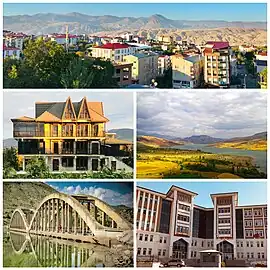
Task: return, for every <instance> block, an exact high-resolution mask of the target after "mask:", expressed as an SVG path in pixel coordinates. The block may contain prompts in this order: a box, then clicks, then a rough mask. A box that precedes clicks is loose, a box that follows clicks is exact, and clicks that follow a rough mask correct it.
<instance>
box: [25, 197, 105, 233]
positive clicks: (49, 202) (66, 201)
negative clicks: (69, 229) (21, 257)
mask: <svg viewBox="0 0 270 270" xmlns="http://www.w3.org/2000/svg"><path fill="white" fill-rule="evenodd" d="M59 208H60V209H61V217H60V215H59V214H60V213H59ZM69 210H73V212H74V214H75V215H76V218H77V217H79V218H80V219H82V222H84V223H85V224H84V225H83V227H84V226H85V225H86V226H87V227H88V228H89V229H90V230H91V232H92V233H93V234H95V232H96V231H97V230H102V229H104V227H103V226H102V225H101V224H99V223H98V222H97V221H96V220H95V218H93V217H91V216H90V215H89V212H88V211H87V209H86V208H85V207H84V206H82V205H81V204H80V203H79V202H78V201H77V200H76V199H74V198H73V197H71V196H68V195H66V194H63V193H53V194H50V195H48V196H46V197H45V198H44V199H43V200H42V201H41V202H40V204H39V205H38V207H37V209H36V211H35V213H34V216H33V218H32V220H31V222H30V226H29V231H31V230H40V228H42V229H43V230H44V227H45V230H47V229H48V230H49V231H50V230H51V223H52V226H54V227H55V226H58V227H57V228H59V226H60V229H61V230H62V232H63V229H64V226H68V225H69V224H68V223H69V222H70V215H69ZM46 211H47V212H46ZM55 214H56V215H57V220H54V216H55ZM65 214H66V215H67V216H64V215H65ZM51 216H52V220H51V218H50V217H51ZM59 219H61V223H60V222H59ZM54 222H57V223H59V224H54ZM42 223H43V224H42ZM34 225H35V227H34Z"/></svg>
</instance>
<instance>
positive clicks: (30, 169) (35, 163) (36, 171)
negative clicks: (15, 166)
mask: <svg viewBox="0 0 270 270" xmlns="http://www.w3.org/2000/svg"><path fill="white" fill-rule="evenodd" d="M25 171H26V172H27V178H35V179H37V178H42V179H45V178H50V172H49V167H48V166H47V165H46V163H45V160H44V158H39V157H34V158H31V159H30V160H29V161H28V163H27V165H26V168H25Z"/></svg>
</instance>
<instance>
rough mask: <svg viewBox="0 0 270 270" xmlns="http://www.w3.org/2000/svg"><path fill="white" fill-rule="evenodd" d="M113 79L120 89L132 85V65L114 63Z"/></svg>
mask: <svg viewBox="0 0 270 270" xmlns="http://www.w3.org/2000/svg"><path fill="white" fill-rule="evenodd" d="M113 66H114V78H115V79H116V80H117V83H118V85H119V86H120V87H123V86H128V85H130V84H132V64H129V63H124V62H123V63H120V62H119V63H114V64H113Z"/></svg>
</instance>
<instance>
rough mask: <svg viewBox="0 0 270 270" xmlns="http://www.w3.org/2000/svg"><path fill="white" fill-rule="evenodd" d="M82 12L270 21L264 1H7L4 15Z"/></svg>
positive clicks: (191, 18) (185, 18) (174, 17)
mask: <svg viewBox="0 0 270 270" xmlns="http://www.w3.org/2000/svg"><path fill="white" fill-rule="evenodd" d="M49 12H53V13H69V12H80V13H84V14H89V15H114V16H132V17H140V16H143V17H147V16H149V15H153V14H161V15H163V16H165V17H167V18H169V19H179V20H181V19H182V20H227V21H266V18H267V11H266V4H264V3H220V4H217V3H190V4H186V3H166V4H163V3H147V4H143V3H130V4H123V3H115V4H112V3H103V4H94V3H79V4H78V3H76V4H73V3H66V4H59V3H56V4H52V3H46V4H45V3H40V4H32V3H20V4H17V3H8V4H7V3H6V4H4V12H3V13H4V15H5V16H8V15H22V14H29V15H31V14H36V13H49Z"/></svg>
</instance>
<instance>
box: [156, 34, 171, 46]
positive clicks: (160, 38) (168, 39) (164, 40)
mask: <svg viewBox="0 0 270 270" xmlns="http://www.w3.org/2000/svg"><path fill="white" fill-rule="evenodd" d="M157 38H158V41H159V42H160V43H165V44H172V43H173V37H172V36H158V37H157Z"/></svg>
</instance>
